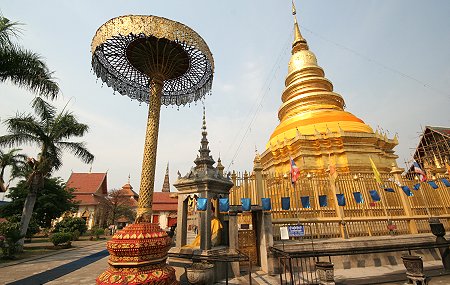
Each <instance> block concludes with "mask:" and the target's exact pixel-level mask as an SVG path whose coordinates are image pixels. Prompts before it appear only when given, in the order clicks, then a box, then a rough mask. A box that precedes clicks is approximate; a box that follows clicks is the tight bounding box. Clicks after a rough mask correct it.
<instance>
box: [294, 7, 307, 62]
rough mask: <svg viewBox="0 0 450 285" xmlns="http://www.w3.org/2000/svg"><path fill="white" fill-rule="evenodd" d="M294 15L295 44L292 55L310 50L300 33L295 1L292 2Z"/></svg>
mask: <svg viewBox="0 0 450 285" xmlns="http://www.w3.org/2000/svg"><path fill="white" fill-rule="evenodd" d="M292 15H293V16H294V42H293V43H292V53H294V52H296V51H298V50H308V49H309V48H308V43H307V42H306V40H305V39H304V38H303V36H302V34H301V33H300V28H299V27H298V23H297V16H296V15H297V10H296V9H295V4H294V0H292Z"/></svg>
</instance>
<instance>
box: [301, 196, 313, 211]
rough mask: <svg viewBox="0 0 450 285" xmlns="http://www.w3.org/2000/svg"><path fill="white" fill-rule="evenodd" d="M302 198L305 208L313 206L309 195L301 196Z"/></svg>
mask: <svg viewBox="0 0 450 285" xmlns="http://www.w3.org/2000/svg"><path fill="white" fill-rule="evenodd" d="M300 199H301V200H302V207H303V208H307V209H309V208H311V203H310V202H309V196H303V197H300Z"/></svg>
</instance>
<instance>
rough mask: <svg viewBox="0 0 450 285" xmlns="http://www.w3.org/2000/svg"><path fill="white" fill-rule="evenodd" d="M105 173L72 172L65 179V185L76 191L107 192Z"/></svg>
mask: <svg viewBox="0 0 450 285" xmlns="http://www.w3.org/2000/svg"><path fill="white" fill-rule="evenodd" d="M106 175H107V174H106V173H72V174H71V175H70V177H69V180H67V184H66V185H67V187H68V188H74V189H75V192H74V194H75V195H77V193H97V194H104V195H106V194H107V185H106Z"/></svg>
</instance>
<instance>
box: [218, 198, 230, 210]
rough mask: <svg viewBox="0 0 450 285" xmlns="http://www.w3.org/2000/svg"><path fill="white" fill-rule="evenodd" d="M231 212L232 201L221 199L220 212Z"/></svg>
mask: <svg viewBox="0 0 450 285" xmlns="http://www.w3.org/2000/svg"><path fill="white" fill-rule="evenodd" d="M229 210H230V200H229V199H228V198H219V212H228V211H229Z"/></svg>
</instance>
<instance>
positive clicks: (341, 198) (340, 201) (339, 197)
mask: <svg viewBox="0 0 450 285" xmlns="http://www.w3.org/2000/svg"><path fill="white" fill-rule="evenodd" d="M336 198H337V201H338V205H339V206H345V196H344V194H336Z"/></svg>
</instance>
